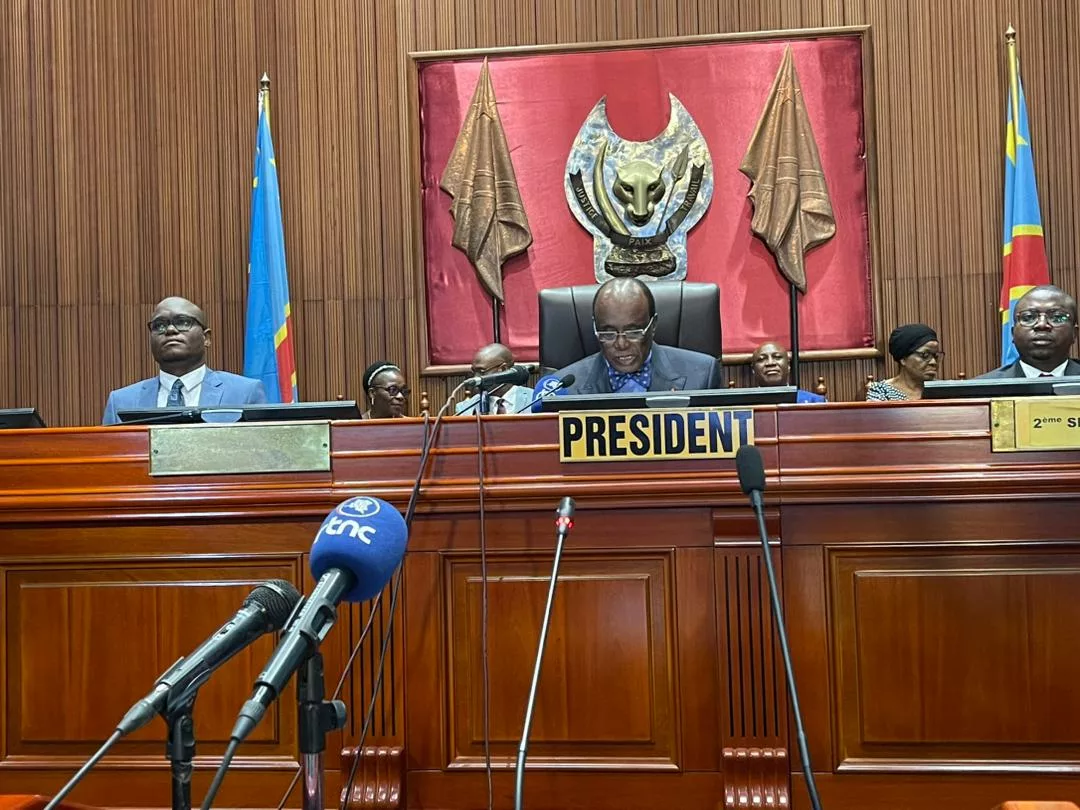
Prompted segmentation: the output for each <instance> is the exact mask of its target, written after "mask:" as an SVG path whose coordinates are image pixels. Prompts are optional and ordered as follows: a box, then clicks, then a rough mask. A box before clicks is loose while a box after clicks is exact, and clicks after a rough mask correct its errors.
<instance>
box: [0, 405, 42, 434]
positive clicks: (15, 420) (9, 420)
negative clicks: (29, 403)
mask: <svg viewBox="0 0 1080 810" xmlns="http://www.w3.org/2000/svg"><path fill="white" fill-rule="evenodd" d="M43 427H45V422H44V420H42V418H41V417H40V416H39V415H38V412H37V409H36V408H2V409H0V430H24V429H26V428H43Z"/></svg>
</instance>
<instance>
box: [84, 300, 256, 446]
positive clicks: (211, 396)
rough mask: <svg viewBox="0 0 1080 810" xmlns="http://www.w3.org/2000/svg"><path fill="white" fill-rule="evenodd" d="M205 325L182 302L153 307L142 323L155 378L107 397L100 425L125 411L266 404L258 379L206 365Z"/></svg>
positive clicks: (115, 421)
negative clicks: (148, 338) (148, 320)
mask: <svg viewBox="0 0 1080 810" xmlns="http://www.w3.org/2000/svg"><path fill="white" fill-rule="evenodd" d="M206 323H207V321H206V315H204V314H203V311H202V310H201V309H199V308H198V307H197V306H195V305H194V304H193V303H191V302H190V301H188V300H187V299H186V298H166V299H165V300H164V301H162V302H161V303H160V304H158V305H157V307H156V308H155V309H154V313H153V315H151V316H150V322H149V323H148V324H147V327H148V328H149V329H150V351H151V353H152V354H153V355H154V360H156V361H157V364H158V368H159V369H160V370H159V371H158V375H157V376H156V377H151V378H150V379H148V380H143V381H141V382H137V383H134V384H132V385H129V386H127V387H125V388H118V389H117V390H115V391H113V392H112V393H111V394H109V400H108V402H106V403H105V416H104V417H103V418H102V420H101V423H102V424H103V425H115V424H118V423H119V422H120V418H119V416H118V415H117V412H118V411H124V410H136V409H137V410H145V409H149V408H165V407H182V406H185V405H190V406H199V407H208V406H209V407H213V406H215V405H221V406H229V405H256V404H259V403H262V402H266V391H265V390H264V389H263V384H262V383H261V382H259V381H258V380H250V379H248V378H247V377H240V376H238V375H236V374H229V373H228V372H226V371H214V370H213V369H210V368H207V367H206V348H207V347H208V346H209V345H210V327H209V326H207V325H206Z"/></svg>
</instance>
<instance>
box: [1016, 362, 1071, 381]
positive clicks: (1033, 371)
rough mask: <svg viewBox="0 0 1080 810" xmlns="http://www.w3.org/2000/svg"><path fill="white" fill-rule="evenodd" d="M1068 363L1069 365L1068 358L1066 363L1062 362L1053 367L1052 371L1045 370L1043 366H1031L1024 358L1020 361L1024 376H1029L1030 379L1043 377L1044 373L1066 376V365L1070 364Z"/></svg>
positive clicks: (1053, 375) (1052, 375)
mask: <svg viewBox="0 0 1080 810" xmlns="http://www.w3.org/2000/svg"><path fill="white" fill-rule="evenodd" d="M1068 365H1069V361H1068V360H1066V361H1065V362H1064V363H1062V364H1061V365H1060V366H1058V367H1057V368H1054V369H1051V370H1050V371H1043V370H1042V369H1041V368H1035V366H1029V365H1028V364H1027V363H1025V362H1024V361H1023V360H1021V361H1020V368H1021V369H1022V370H1023V372H1024V376H1025V377H1027V378H1029V379H1030V378H1031V377H1041V376H1043V375H1044V374H1049V375H1050V376H1051V377H1064V376H1065V367H1066V366H1068Z"/></svg>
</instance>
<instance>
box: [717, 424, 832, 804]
mask: <svg viewBox="0 0 1080 810" xmlns="http://www.w3.org/2000/svg"><path fill="white" fill-rule="evenodd" d="M735 470H736V472H738V474H739V486H740V487H742V491H743V494H744V495H747V496H749V498H750V506H751V507H752V508H753V510H754V514H755V516H756V517H757V525H758V536H759V537H760V538H761V556H762V557H764V559H765V573H766V575H767V576H768V578H769V596H770V597H771V599H772V611H773V617H774V618H775V619H776V631H777V635H778V636H779V637H780V653H781V655H782V656H783V658H784V671H785V673H786V675H787V687H788V695H789V696H790V697H791V711H792V713H793V714H794V715H795V733H796V736H797V738H798V745H799V759H800V760H802V771H803V777H804V778H805V779H806V789H807V791H808V792H809V794H810V804H811V805H812V806H813V808H814V810H821V799H820V797H819V796H818V791H817V782H815V781H814V769H813V768H812V767H811V766H810V751H809V749H808V748H807V746H806V730H805V729H804V728H803V719H802V710H801V709H800V708H799V695H798V692H797V691H796V689H795V670H794V669H793V668H792V666H791V648H790V647H789V646H788V639H787V627H786V626H785V624H784V609H783V606H782V605H781V604H780V591H779V589H778V588H777V586H776V572H775V571H774V570H773V563H772V553H771V552H770V550H769V536H768V532H767V530H766V528H765V512H764V511H763V509H762V500H761V493H762V492H764V491H765V465H764V463H762V460H761V453H760V452H759V451H758V449H757V448H756V447H754V446H753V445H743V446H742V447H740V448H739V451H738V452H737V453H736V454H735Z"/></svg>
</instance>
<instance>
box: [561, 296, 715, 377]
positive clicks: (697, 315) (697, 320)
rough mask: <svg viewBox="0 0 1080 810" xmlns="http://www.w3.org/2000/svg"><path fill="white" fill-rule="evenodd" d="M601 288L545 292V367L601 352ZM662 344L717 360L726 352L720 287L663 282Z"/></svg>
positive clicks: (659, 298) (660, 304)
mask: <svg viewBox="0 0 1080 810" xmlns="http://www.w3.org/2000/svg"><path fill="white" fill-rule="evenodd" d="M597 289H599V285H598V284H588V285H583V286H580V287H554V288H552V289H549V290H541V291H540V365H541V366H543V367H544V368H548V369H559V368H563V367H565V366H568V365H570V364H571V363H576V362H577V361H578V360H580V359H581V358H583V357H587V356H588V355H590V354H594V353H595V352H598V351H600V342H599V341H598V340H597V339H596V335H595V334H594V333H593V323H592V301H593V296H595V295H596V291H597ZM649 289H650V290H652V294H653V297H654V298H655V299H656V314H657V315H658V318H657V324H656V336H655V340H656V342H657V343H660V344H663V345H665V346H677V347H679V348H680V349H690V350H691V351H695V352H702V353H703V354H709V355H712V356H713V357H719V356H720V353H721V345H722V344H721V331H720V290H719V288H718V287H717V286H716V285H715V284H701V283H698V282H679V281H658V282H654V283H652V284H650V285H649Z"/></svg>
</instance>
